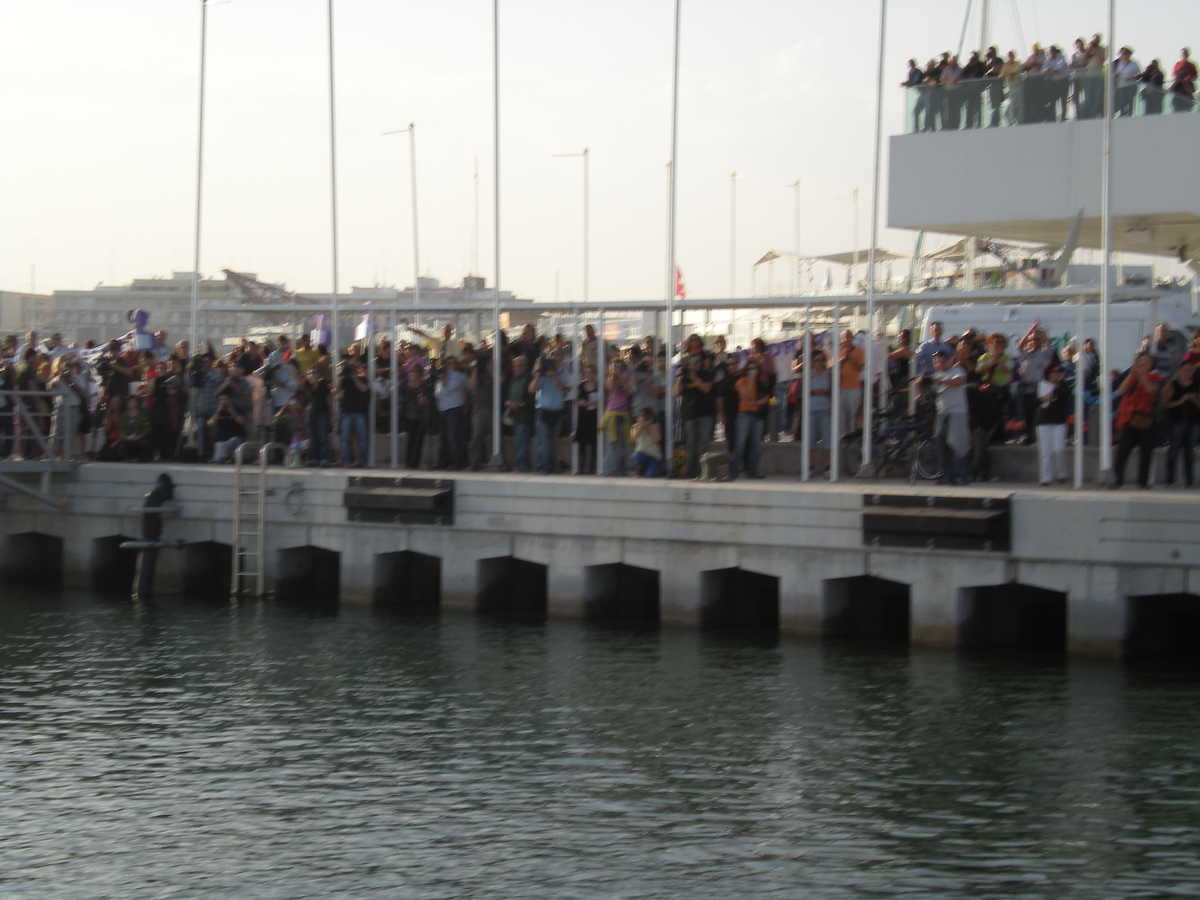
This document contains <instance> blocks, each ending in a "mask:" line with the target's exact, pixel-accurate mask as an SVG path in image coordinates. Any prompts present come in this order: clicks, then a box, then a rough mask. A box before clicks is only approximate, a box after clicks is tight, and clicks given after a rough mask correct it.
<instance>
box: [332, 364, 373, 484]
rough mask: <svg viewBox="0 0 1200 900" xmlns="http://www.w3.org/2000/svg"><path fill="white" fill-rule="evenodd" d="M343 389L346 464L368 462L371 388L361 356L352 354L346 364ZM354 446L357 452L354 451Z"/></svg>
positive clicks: (344, 461) (343, 451) (340, 411)
mask: <svg viewBox="0 0 1200 900" xmlns="http://www.w3.org/2000/svg"><path fill="white" fill-rule="evenodd" d="M338 389H339V391H340V398H341V401H342V402H341V406H340V410H339V413H340V415H341V432H342V465H343V466H351V465H353V464H354V463H352V462H351V460H354V461H355V462H357V464H358V465H359V466H365V465H366V464H367V446H368V445H367V409H368V407H369V406H370V402H371V388H370V385H368V384H367V368H366V366H365V365H364V364H363V361H362V359H361V358H357V357H351V358H350V359H347V360H346V361H345V362H344V363H343V364H342V376H341V379H340V381H339V384H338ZM352 447H353V449H354V452H351V448H352Z"/></svg>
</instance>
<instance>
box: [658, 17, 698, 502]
mask: <svg viewBox="0 0 1200 900" xmlns="http://www.w3.org/2000/svg"><path fill="white" fill-rule="evenodd" d="M682 3H683V0H675V43H674V54H673V60H672V70H671V71H672V74H671V169H670V177H669V182H668V200H667V379H666V380H667V401H668V402H667V404H666V413H667V414H666V422H665V424H666V426H667V435H666V438H667V439H666V441H665V444H666V457H667V458H666V468H667V477H668V478H670V477H671V475H672V471H671V470H672V460H673V459H674V456H675V402H674V398H673V397H672V396H671V394H672V393H673V388H674V384H675V369H674V366H673V365H672V361H673V359H674V354H675V339H674V335H673V332H674V320H675V277H676V276H675V267H676V263H675V169H676V159H677V156H678V151H679V20H680V14H681V6H682ZM688 464H689V466H691V467H692V468H694V466H692V460H688Z"/></svg>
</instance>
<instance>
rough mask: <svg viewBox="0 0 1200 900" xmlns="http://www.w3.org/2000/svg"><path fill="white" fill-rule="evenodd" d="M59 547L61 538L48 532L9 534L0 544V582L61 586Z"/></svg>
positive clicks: (60, 546) (60, 553) (60, 548)
mask: <svg viewBox="0 0 1200 900" xmlns="http://www.w3.org/2000/svg"><path fill="white" fill-rule="evenodd" d="M62 548H63V540H62V538H60V537H57V536H55V535H52V534H42V533H41V532H39V531H23V532H20V533H19V534H10V535H9V536H8V538H7V540H5V541H4V543H3V545H0V584H24V585H31V586H37V587H55V588H56V587H61V586H62V568H63V566H62V558H63V549H62Z"/></svg>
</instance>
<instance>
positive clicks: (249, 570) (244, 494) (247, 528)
mask: <svg viewBox="0 0 1200 900" xmlns="http://www.w3.org/2000/svg"><path fill="white" fill-rule="evenodd" d="M279 446H280V445H279V444H274V443H266V444H262V445H261V446H260V447H259V449H258V471H257V472H256V473H251V474H250V477H243V476H244V471H243V470H244V469H245V459H244V456H245V454H244V451H245V449H246V447H247V444H242V445H241V446H239V447H238V448H237V449H236V450H235V451H234V452H233V573H232V578H231V579H230V582H229V591H230V596H231V597H233V598H234V599H236V598H238V597H240V596H241V595H242V594H243V593H244V592H246V591H247V590H250V589H251V588H250V585H249V584H247V580H248V579H253V588H252V590H253V596H255V597H263V596H265V595H266V584H267V582H266V574H267V573H266V561H265V559H264V557H263V554H264V551H265V543H266V524H267V495H268V494H270V493H271V491H270V489H269V488H268V487H267V461H268V460H269V459H270V456H271V450H272V448H275V447H279ZM254 475H257V478H255V477H254ZM248 485H249V486H248Z"/></svg>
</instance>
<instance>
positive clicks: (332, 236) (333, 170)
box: [325, 0, 338, 367]
mask: <svg viewBox="0 0 1200 900" xmlns="http://www.w3.org/2000/svg"><path fill="white" fill-rule="evenodd" d="M325 10H326V14H325V21H326V31H327V32H328V38H329V220H330V228H329V243H330V251H331V260H332V267H333V272H332V275H333V285H332V287H333V290H332V291H331V292H330V295H329V305H330V310H331V312H332V315H333V321H332V322H331V323H330V325H329V334H330V343H331V344H332V345H333V346H331V347H330V348H329V352H330V355H331V357H332V359H333V365H334V366H335V367H336V366H337V360H338V203H337V95H336V92H335V82H334V68H333V0H327V3H326V6H325Z"/></svg>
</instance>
